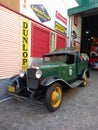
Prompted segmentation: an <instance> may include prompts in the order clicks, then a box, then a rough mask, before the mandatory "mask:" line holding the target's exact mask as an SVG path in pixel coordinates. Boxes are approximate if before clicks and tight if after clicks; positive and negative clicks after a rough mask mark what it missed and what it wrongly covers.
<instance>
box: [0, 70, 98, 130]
mask: <svg viewBox="0 0 98 130" xmlns="http://www.w3.org/2000/svg"><path fill="white" fill-rule="evenodd" d="M0 130H98V71H91V77H90V79H88V84H87V87H84V88H82V87H78V88H74V89H67V90H66V91H65V92H64V96H63V101H62V104H61V107H60V108H59V109H58V110H57V111H56V112H53V113H50V112H49V111H48V110H47V109H46V107H45V106H33V105H32V104H28V103H26V102H19V101H16V100H13V99H11V100H8V101H6V102H3V103H1V104H0Z"/></svg>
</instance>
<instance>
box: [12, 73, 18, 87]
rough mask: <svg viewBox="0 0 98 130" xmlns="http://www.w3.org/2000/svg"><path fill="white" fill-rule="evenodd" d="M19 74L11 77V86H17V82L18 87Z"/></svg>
mask: <svg viewBox="0 0 98 130" xmlns="http://www.w3.org/2000/svg"><path fill="white" fill-rule="evenodd" d="M19 77H20V76H19V75H18V74H17V75H14V76H12V77H11V78H10V81H11V86H14V87H15V86H16V84H17V85H18V87H19Z"/></svg>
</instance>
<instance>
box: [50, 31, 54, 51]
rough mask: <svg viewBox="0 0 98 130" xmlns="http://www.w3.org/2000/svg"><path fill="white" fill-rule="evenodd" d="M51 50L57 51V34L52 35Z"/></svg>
mask: <svg viewBox="0 0 98 130" xmlns="http://www.w3.org/2000/svg"><path fill="white" fill-rule="evenodd" d="M50 50H51V51H53V50H55V34H54V33H51V46H50Z"/></svg>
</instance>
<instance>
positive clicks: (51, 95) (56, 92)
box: [45, 83, 62, 112]
mask: <svg viewBox="0 0 98 130" xmlns="http://www.w3.org/2000/svg"><path fill="white" fill-rule="evenodd" d="M61 101H62V86H61V85H60V84H59V83H55V84H52V85H51V86H50V87H49V88H48V89H47V92H46V99H45V102H46V106H47V108H48V110H49V111H51V112H54V111H56V110H57V109H58V108H59V107H60V104H61Z"/></svg>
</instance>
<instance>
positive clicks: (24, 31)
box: [22, 19, 29, 71]
mask: <svg viewBox="0 0 98 130" xmlns="http://www.w3.org/2000/svg"><path fill="white" fill-rule="evenodd" d="M28 40H29V21H28V20H26V19H22V70H23V71H26V69H27V67H28V44H29V41H28Z"/></svg>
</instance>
